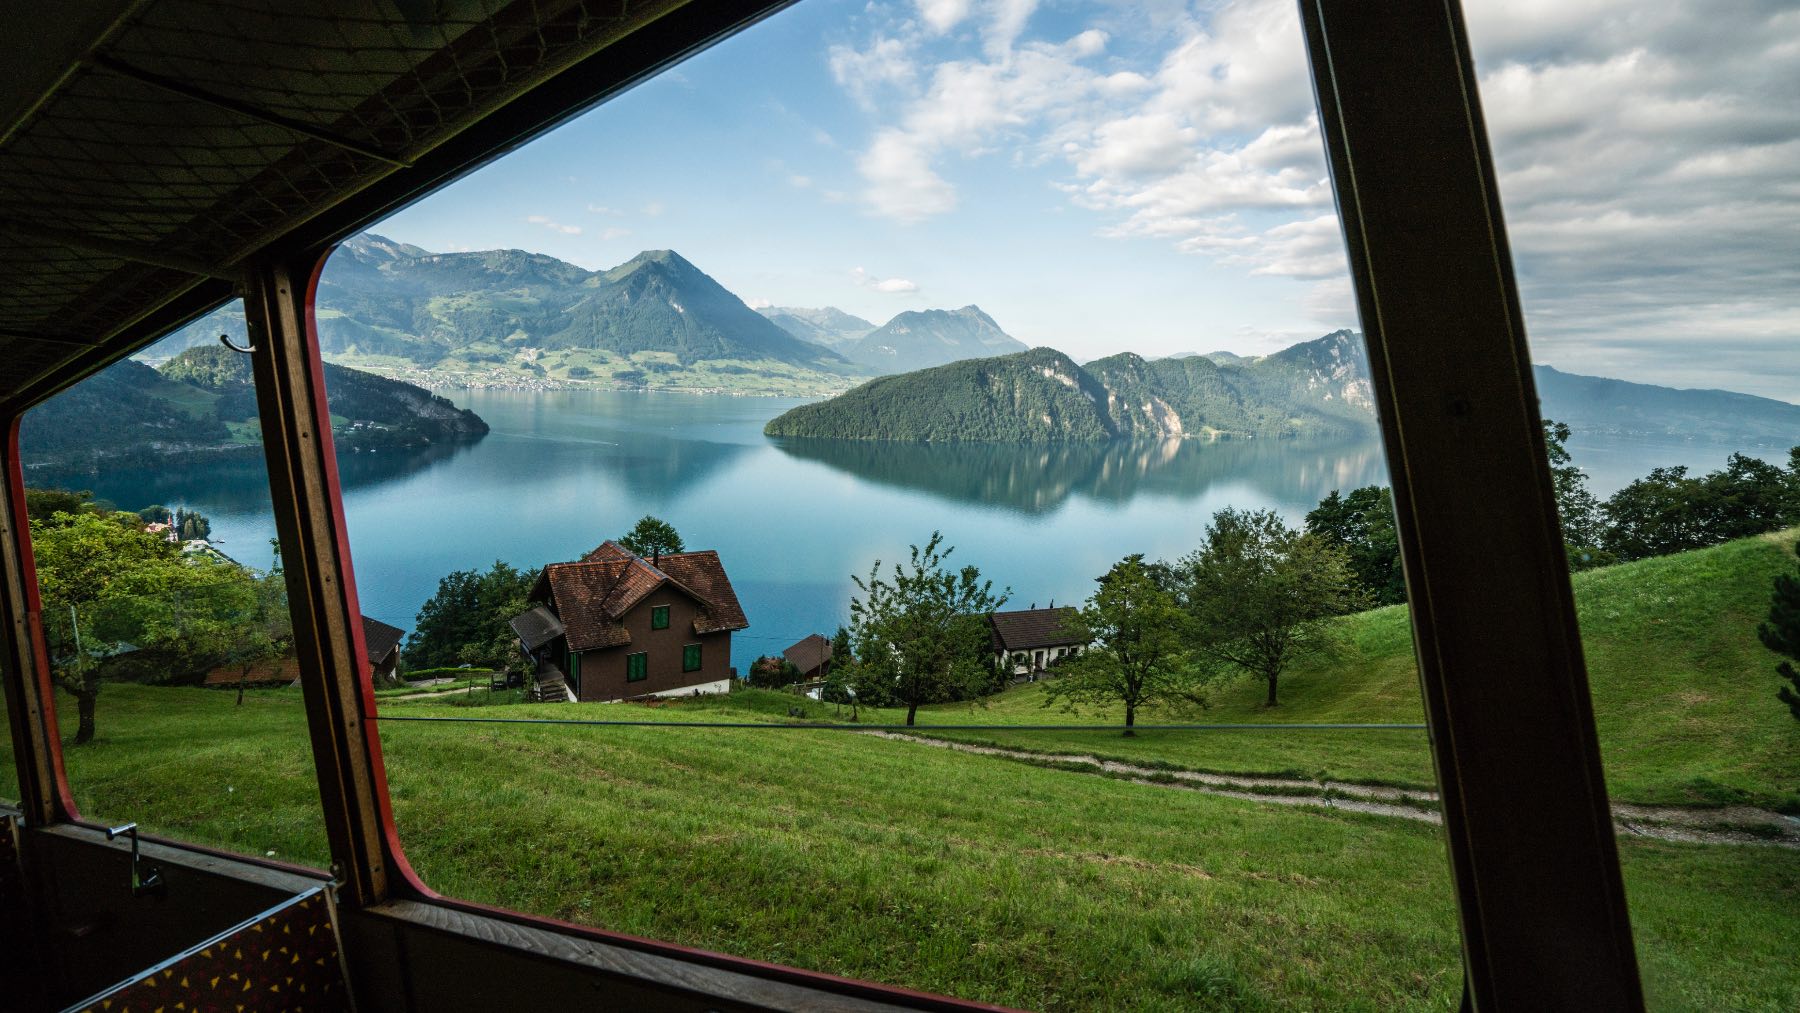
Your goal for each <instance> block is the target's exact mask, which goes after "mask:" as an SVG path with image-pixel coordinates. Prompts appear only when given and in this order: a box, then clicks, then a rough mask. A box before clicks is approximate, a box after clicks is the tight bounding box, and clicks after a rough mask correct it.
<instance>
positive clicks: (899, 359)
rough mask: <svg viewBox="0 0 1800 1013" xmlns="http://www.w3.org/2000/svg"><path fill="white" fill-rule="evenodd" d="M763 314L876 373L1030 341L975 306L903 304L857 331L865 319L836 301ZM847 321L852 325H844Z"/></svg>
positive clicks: (1013, 348)
mask: <svg viewBox="0 0 1800 1013" xmlns="http://www.w3.org/2000/svg"><path fill="white" fill-rule="evenodd" d="M765 315H768V316H769V319H770V320H772V321H774V322H775V323H776V324H778V325H780V326H781V327H783V328H786V329H787V330H788V332H789V333H791V334H793V335H794V336H795V337H798V338H801V339H802V340H806V341H814V342H819V343H821V344H823V345H825V346H826V347H829V348H833V349H835V350H836V351H838V352H839V353H841V354H842V355H843V356H844V357H845V358H847V359H849V360H850V361H851V362H853V363H855V364H856V365H858V366H861V367H863V369H864V371H865V372H869V373H873V374H876V375H887V374H890V373H904V372H907V371H909V370H914V369H924V368H926V367H928V366H941V365H943V364H944V363H948V362H956V361H958V360H960V359H982V358H987V357H990V356H994V355H1004V354H1007V353H1009V352H1023V351H1025V349H1026V348H1027V347H1028V346H1027V345H1026V344H1025V342H1023V341H1020V340H1019V339H1017V338H1015V337H1013V336H1012V335H1010V334H1007V333H1006V332H1005V331H1003V330H1001V329H1000V325H999V324H997V323H994V318H993V317H990V316H988V315H987V314H986V313H983V312H982V311H981V307H979V306H964V307H963V308H962V309H959V310H907V311H905V312H903V313H899V314H897V315H896V316H895V317H894V318H893V319H892V320H889V321H888V322H887V323H885V324H882V325H881V326H880V327H873V326H871V327H869V328H868V329H866V330H862V331H861V333H860V334H859V333H857V328H856V327H855V325H856V324H867V323H868V321H866V320H863V319H862V318H860V317H853V316H851V315H850V314H848V313H845V312H844V311H842V310H840V309H838V308H837V307H835V306H827V307H825V308H823V309H817V310H805V309H793V308H788V309H785V310H783V311H782V312H781V313H780V314H779V315H769V314H765ZM846 324H848V325H850V326H848V327H845V326H844V325H846ZM828 328H833V329H828ZM853 335H854V336H853Z"/></svg>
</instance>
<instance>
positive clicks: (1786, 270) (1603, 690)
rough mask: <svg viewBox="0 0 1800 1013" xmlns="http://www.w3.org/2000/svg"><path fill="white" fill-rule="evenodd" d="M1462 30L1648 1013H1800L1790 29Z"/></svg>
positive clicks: (1585, 25)
mask: <svg viewBox="0 0 1800 1013" xmlns="http://www.w3.org/2000/svg"><path fill="white" fill-rule="evenodd" d="M1467 6H1468V11H1469V22H1470V27H1469V33H1470V41H1471V44H1472V47H1473V51H1474V57H1475V65H1476V70H1477V73H1478V76H1479V78H1480V83H1481V89H1482V99H1483V104H1484V108H1485V113H1486V117H1487V122H1488V126H1489V129H1490V131H1491V135H1492V136H1491V139H1492V146H1493V152H1494V159H1495V162H1496V168H1497V170H1498V173H1499V188H1500V192H1501V197H1502V198H1503V200H1504V203H1505V206H1506V214H1507V224H1508V226H1509V231H1510V233H1511V240H1512V250H1513V257H1514V264H1515V269H1516V271H1517V274H1518V281H1519V290H1520V296H1521V300H1522V303H1523V307H1524V311H1525V317H1526V322H1527V324H1528V326H1529V329H1530V334H1531V351H1532V357H1533V360H1534V362H1535V363H1537V366H1536V380H1537V389H1538V394H1539V397H1540V399H1541V401H1542V404H1543V411H1544V415H1545V416H1546V417H1547V419H1548V420H1550V421H1551V422H1552V426H1551V430H1550V452H1551V466H1552V468H1553V470H1554V471H1555V472H1556V485H1557V498H1558V503H1559V506H1560V508H1561V512H1562V523H1563V534H1564V537H1565V540H1566V541H1567V542H1568V544H1569V553H1570V560H1571V565H1572V568H1573V569H1575V570H1576V571H1578V572H1576V573H1575V574H1574V578H1573V583H1574V589H1575V598H1576V605H1577V609H1578V612H1579V618H1580V624H1581V633H1582V647H1583V651H1584V653H1585V655H1586V661H1587V667H1588V676H1589V684H1590V686H1591V689H1592V693H1593V703H1594V718H1595V723H1596V725H1597V728H1598V732H1599V743H1600V751H1601V757H1602V760H1603V762H1604V765H1605V770H1606V778H1607V790H1608V793H1609V795H1610V797H1611V801H1612V803H1613V806H1614V815H1615V822H1616V825H1617V826H1618V828H1619V830H1620V834H1619V851H1620V858H1621V862H1622V865H1623V869H1624V874H1625V886H1626V894H1627V900H1628V903H1629V908H1630V915H1631V921H1632V929H1633V933H1634V935H1635V937H1636V942H1637V951H1638V960H1639V965H1640V967H1641V968H1642V972H1643V978H1644V987H1645V991H1646V993H1647V995H1648V998H1649V1001H1650V1005H1651V1007H1652V1008H1657V1009H1727V1008H1729V1009H1782V1008H1790V1007H1793V1006H1794V1004H1795V1003H1796V1002H1800V967H1797V966H1796V965H1795V963H1794V961H1793V959H1792V951H1793V939H1794V934H1795V932H1796V931H1797V930H1800V918H1797V917H1796V912H1800V905H1796V904H1795V903H1794V897H1795V894H1794V891H1795V886H1796V882H1797V879H1796V876H1797V874H1800V862H1796V861H1795V859H1794V854H1795V852H1794V851H1793V850H1792V849H1793V848H1794V847H1795V846H1800V832H1797V831H1796V829H1795V824H1794V820H1793V818H1792V817H1793V814H1794V813H1796V812H1800V794H1796V788H1797V786H1800V721H1796V720H1795V717H1796V715H1795V713H1794V712H1792V711H1790V709H1789V708H1788V707H1787V706H1786V705H1785V704H1784V703H1783V702H1782V701H1781V700H1780V699H1779V698H1778V696H1777V692H1778V689H1779V687H1780V686H1781V685H1782V684H1783V680H1782V678H1781V676H1780V675H1779V674H1778V672H1777V666H1778V665H1779V664H1780V663H1781V662H1782V660H1783V655H1782V653H1780V652H1779V651H1776V650H1771V649H1770V646H1768V641H1766V640H1765V639H1764V638H1762V637H1760V636H1759V631H1758V626H1759V624H1760V623H1763V622H1765V621H1767V620H1768V619H1769V617H1770V612H1771V607H1772V605H1773V604H1774V599H1775V597H1776V586H1777V583H1776V582H1777V580H1778V578H1780V577H1781V576H1782V575H1787V574H1794V573H1796V572H1800V562H1797V560H1796V558H1795V555H1794V552H1793V546H1794V540H1795V533H1794V529H1793V527H1792V526H1793V525H1795V524H1796V523H1800V512H1797V511H1796V506H1797V505H1800V501H1796V500H1795V499H1794V498H1793V490H1794V489H1795V488H1796V483H1797V482H1800V472H1796V470H1795V467H1794V465H1795V460H1794V459H1792V458H1790V454H1789V448H1791V447H1794V446H1795V445H1796V444H1800V407H1796V405H1795V403H1794V402H1796V401H1797V400H1800V357H1796V356H1795V355H1794V352H1793V344H1792V341H1791V340H1789V339H1787V338H1786V337H1785V336H1788V335H1792V334H1793V333H1794V332H1795V329H1796V325H1797V324H1800V276H1797V275H1796V274H1795V264H1796V263H1800V259H1797V257H1796V254H1797V253H1800V247H1796V245H1795V236H1796V235H1800V198H1797V197H1796V194H1795V193H1794V192H1793V190H1792V188H1791V187H1790V186H1789V183H1790V182H1791V180H1792V171H1791V159H1789V158H1788V157H1787V153H1789V152H1792V151H1794V150H1795V149H1796V146H1797V145H1800V107H1797V106H1796V105H1795V104H1794V103H1792V102H1786V101H1781V100H1779V99H1775V98H1774V96H1776V95H1782V94H1786V93H1788V92H1791V91H1793V90H1794V88H1795V86H1796V84H1797V83H1800V81H1797V79H1796V77H1795V68H1794V61H1793V59H1792V58H1791V55H1790V53H1791V50H1792V47H1793V46H1794V45H1796V44H1797V43H1800V23H1797V22H1796V21H1795V19H1794V18H1793V17H1792V11H1791V10H1789V11H1780V10H1777V9H1776V8H1768V9H1763V10H1754V11H1752V10H1743V11H1740V12H1738V13H1737V15H1735V16H1733V17H1731V18H1726V19H1720V18H1718V17H1717V16H1716V12H1715V11H1714V10H1712V9H1710V8H1708V7H1706V6H1704V5H1698V4H1669V5H1664V6H1663V7H1661V8H1659V9H1658V12H1657V14H1656V16H1655V17H1651V18H1645V19H1639V18H1636V17H1621V16H1619V15H1618V14H1617V12H1616V11H1614V10H1612V9H1611V8H1609V6H1608V5H1605V4H1599V3H1585V4H1569V5H1564V6H1563V7H1562V8H1561V9H1560V13H1559V14H1558V15H1557V16H1556V17H1555V18H1539V19H1532V18H1521V17H1519V16H1518V12H1517V10H1516V9H1515V7H1514V6H1513V5H1508V4H1504V3H1500V2H1497V0H1480V2H1473V0H1472V2H1470V3H1469V4H1468V5H1467ZM1702 109H1704V110H1706V111H1705V113H1704V114H1699V115H1694V116H1687V115H1680V114H1677V113H1676V110H1688V111H1693V112H1698V111H1699V110H1702ZM1653 110H1654V111H1653ZM1776 335H1783V336H1784V337H1783V338H1775V336H1776ZM1772 339H1773V340H1772ZM1596 377H1605V378H1607V379H1605V380H1597V379H1595V378H1596ZM1638 385H1641V386H1638ZM1695 388H1702V389H1695ZM1727 392H1729V393H1727ZM1789 614H1791V613H1789ZM1797 632H1800V631H1797ZM1777 641H1778V643H1780V644H1789V645H1792V644H1796V643H1800V641H1789V640H1782V639H1781V638H1779V637H1778V638H1777ZM1790 649H1791V648H1790Z"/></svg>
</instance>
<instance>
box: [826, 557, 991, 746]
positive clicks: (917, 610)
mask: <svg viewBox="0 0 1800 1013" xmlns="http://www.w3.org/2000/svg"><path fill="white" fill-rule="evenodd" d="M955 551H956V550H955V548H954V547H946V546H945V545H944V536H943V535H942V534H941V533H939V532H936V531H933V532H932V533H931V539H930V540H929V541H927V542H926V543H925V546H924V548H920V547H919V546H917V545H914V546H912V547H911V556H910V560H909V562H908V563H907V564H906V565H905V566H902V565H901V564H898V563H896V564H894V568H893V574H892V577H891V579H890V578H884V577H883V576H882V575H881V560H879V559H878V560H876V561H875V565H874V566H872V567H870V568H869V576H868V578H867V579H866V580H865V579H864V578H861V577H855V576H852V577H851V578H850V579H851V580H853V581H855V582H856V588H857V590H858V591H859V592H861V596H860V597H852V598H851V599H850V640H851V644H852V646H853V647H854V649H855V650H854V653H855V655H856V658H857V666H856V668H857V672H858V675H859V686H860V685H864V684H867V685H868V687H869V688H870V689H874V688H876V687H879V688H880V690H882V691H884V692H885V695H887V696H888V697H889V698H891V699H892V700H893V702H895V703H896V704H899V705H901V706H904V707H905V708H906V723H907V724H909V725H910V724H912V723H913V722H914V719H915V718H916V716H917V714H918V710H919V705H920V704H922V703H937V702H943V701H949V700H966V699H970V698H972V697H974V696H976V695H978V694H980V693H981V692H982V690H984V689H985V688H987V686H988V685H989V683H990V680H991V676H992V673H991V671H990V666H989V665H988V663H987V662H988V646H989V640H990V637H989V633H988V629H989V627H988V620H987V616H988V613H990V612H992V611H994V610H995V609H997V608H999V607H1000V606H1001V605H1003V604H1005V602H1006V599H1007V595H1008V594H1009V593H1010V592H1002V593H1001V594H999V595H995V594H994V593H993V588H994V585H993V581H988V580H982V579H981V571H980V570H978V569H977V568H975V567H973V566H965V567H962V568H961V569H959V570H952V569H950V568H949V567H948V566H947V565H946V564H947V561H948V560H949V558H950V555H951V553H953V552H955ZM858 695H859V696H860V695H863V690H861V689H859V694H858ZM865 702H868V700H867V697H866V696H865Z"/></svg>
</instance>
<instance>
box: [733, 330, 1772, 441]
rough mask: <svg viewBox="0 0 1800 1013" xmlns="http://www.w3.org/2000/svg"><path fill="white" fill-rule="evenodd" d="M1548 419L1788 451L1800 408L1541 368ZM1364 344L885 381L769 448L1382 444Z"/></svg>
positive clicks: (1350, 336)
mask: <svg viewBox="0 0 1800 1013" xmlns="http://www.w3.org/2000/svg"><path fill="white" fill-rule="evenodd" d="M1536 376H1537V383H1538V393H1539V396H1540V399H1541V404H1542V410H1543V414H1544V415H1545V416H1546V417H1548V418H1553V419H1556V420H1558V421H1562V422H1566V423H1568V424H1569V425H1570V426H1571V427H1572V428H1573V429H1575V430H1576V431H1577V432H1583V431H1585V432H1608V433H1614V434H1624V435H1640V436H1655V437H1679V438H1683V439H1702V440H1711V441H1720V442H1730V443H1736V444H1738V445H1745V446H1754V445H1764V446H1776V447H1787V446H1792V445H1793V444H1795V443H1797V442H1800V406H1797V405H1791V404H1788V403H1786V402H1783V401H1773V400H1770V399H1768V398H1760V397H1752V396H1750V395H1747V394H1733V393H1729V392H1726V391H1709V390H1675V389H1672V388H1668V387H1655V386H1650V385H1648V384H1638V383H1627V382H1625V381H1622V380H1607V379H1603V378H1599V377H1584V376H1575V375H1572V374H1568V373H1563V372H1560V371H1558V370H1555V369H1551V368H1550V367H1548V366H1538V367H1536ZM1374 424H1375V416H1374V401H1373V396H1372V392H1371V389H1370V386H1369V369H1368V363H1367V358H1366V355H1365V352H1364V349H1363V344H1362V339H1361V336H1360V335H1358V334H1356V333H1355V332H1353V331H1337V332H1334V333H1332V334H1327V335H1325V336H1324V337H1322V338H1318V339H1316V340H1314V341H1305V342H1301V343H1299V344H1296V345H1293V346H1291V347H1289V348H1286V349H1283V350H1282V351H1279V352H1276V353H1274V354H1272V355H1264V356H1258V357H1254V358H1250V357H1243V356H1236V355H1229V354H1224V355H1221V354H1214V355H1207V356H1199V355H1195V356H1187V357H1184V358H1172V359H1154V360H1146V359H1144V358H1143V357H1141V356H1138V355H1134V354H1132V353H1129V352H1125V353H1120V354H1118V355H1113V356H1108V357H1107V358H1104V359H1097V360H1095V361H1093V362H1089V363H1087V364H1085V365H1082V366H1077V365H1076V364H1075V363H1074V362H1072V361H1070V360H1069V359H1068V357H1067V356H1063V355H1062V354H1061V353H1058V352H1054V351H1052V350H1050V349H1046V348H1039V349H1033V350H1032V351H1030V352H1026V353H1021V354H1016V355H1007V356H999V357H996V358H990V359H978V360H972V361H966V362H957V363H953V364H951V365H948V366H940V367H936V368H932V369H924V370H919V371H916V372H912V373H906V374H902V375H899V376H891V377H884V378H882V379H880V380H876V381H872V382H870V383H867V384H864V385H863V386H861V387H858V388H856V389H854V390H852V391H850V392H848V393H846V394H843V395H840V396H838V397H836V398H833V399H831V400H828V401H822V402H817V403H814V404H809V405H802V406H800V407H798V408H795V409H793V410H791V411H789V412H788V413H786V414H785V415H782V416H780V417H779V418H776V419H775V420H773V421H772V422H770V423H769V425H768V427H767V429H766V432H768V433H769V435H772V436H811V437H829V438H839V439H857V440H925V441H956V440H961V441H1013V442H1028V443H1048V442H1061V441H1077V440H1104V439H1116V438H1169V437H1204V438H1241V437H1281V436H1325V435H1350V434H1355V433H1364V432H1372V431H1373V428H1374Z"/></svg>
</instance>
